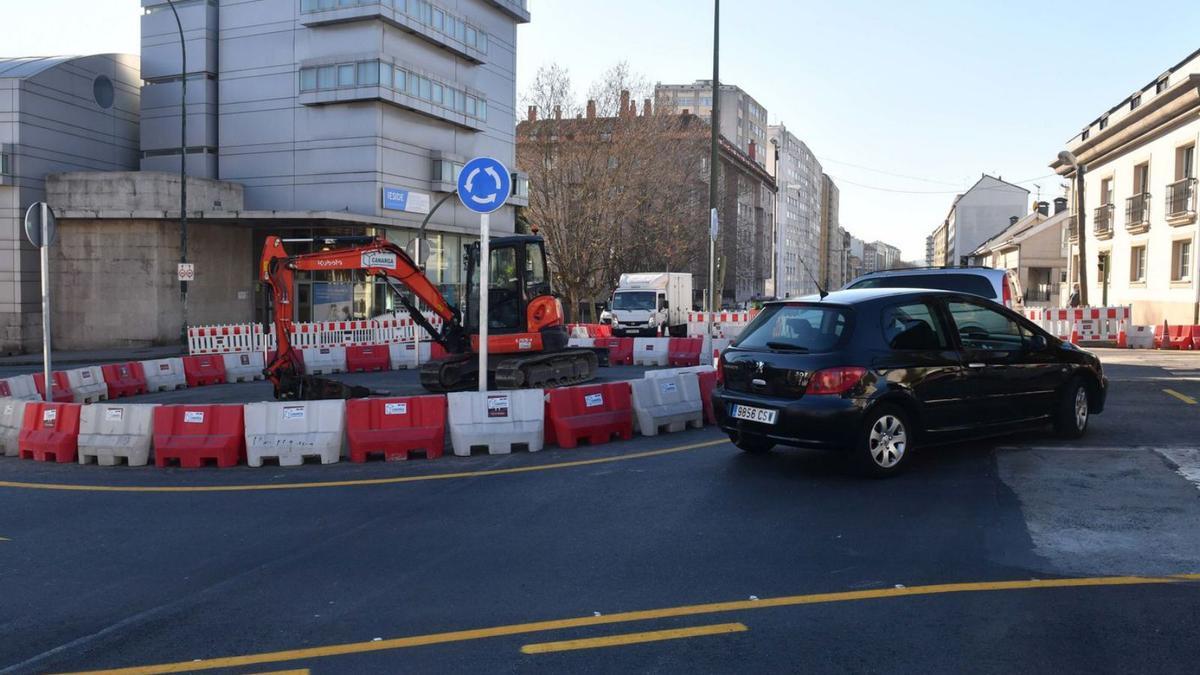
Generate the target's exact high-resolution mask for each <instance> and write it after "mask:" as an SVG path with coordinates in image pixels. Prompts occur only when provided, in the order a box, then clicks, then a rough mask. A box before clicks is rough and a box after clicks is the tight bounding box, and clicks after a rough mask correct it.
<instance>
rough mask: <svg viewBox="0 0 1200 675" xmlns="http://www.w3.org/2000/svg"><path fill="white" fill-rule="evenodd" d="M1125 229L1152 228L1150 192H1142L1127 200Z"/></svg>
mask: <svg viewBox="0 0 1200 675" xmlns="http://www.w3.org/2000/svg"><path fill="white" fill-rule="evenodd" d="M1125 229H1127V230H1129V231H1130V232H1145V231H1146V230H1148V229H1150V193H1148V192H1142V193H1139V194H1136V195H1134V196H1132V197H1130V198H1128V199H1126V200H1125Z"/></svg>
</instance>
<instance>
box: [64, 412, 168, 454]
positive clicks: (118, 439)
mask: <svg viewBox="0 0 1200 675" xmlns="http://www.w3.org/2000/svg"><path fill="white" fill-rule="evenodd" d="M157 407H158V406H156V405H150V404H134V403H123V404H116V403H96V404H92V405H85V406H83V409H82V410H81V411H80V413H79V451H78V457H79V463H80V464H89V463H91V462H93V461H95V462H96V463H97V464H99V465H100V466H115V465H117V464H120V463H121V460H124V461H125V463H126V464H128V465H129V466H145V465H146V463H147V462H149V461H150V445H151V438H152V437H153V435H154V424H153V421H154V409H155V408H157Z"/></svg>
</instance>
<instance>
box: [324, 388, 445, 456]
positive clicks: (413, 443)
mask: <svg viewBox="0 0 1200 675" xmlns="http://www.w3.org/2000/svg"><path fill="white" fill-rule="evenodd" d="M346 438H347V440H348V441H349V446H350V461H351V462H360V463H361V462H365V461H367V458H368V457H369V456H371V455H383V458H384V460H386V461H389V462H391V461H396V460H404V459H408V458H409V457H410V456H411V455H412V453H413V452H424V453H425V458H426V459H437V458H438V457H441V456H442V449H443V446H445V444H446V397H445V396H407V397H400V398H360V399H354V400H351V401H347V402H346Z"/></svg>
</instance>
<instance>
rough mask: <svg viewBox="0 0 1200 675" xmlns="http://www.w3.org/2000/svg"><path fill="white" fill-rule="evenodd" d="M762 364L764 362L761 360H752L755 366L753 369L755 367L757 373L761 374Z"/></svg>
mask: <svg viewBox="0 0 1200 675" xmlns="http://www.w3.org/2000/svg"><path fill="white" fill-rule="evenodd" d="M764 365H766V364H764V363H763V362H762V361H755V362H754V367H755V369H757V371H758V374H759V375H762V374H763V366H764Z"/></svg>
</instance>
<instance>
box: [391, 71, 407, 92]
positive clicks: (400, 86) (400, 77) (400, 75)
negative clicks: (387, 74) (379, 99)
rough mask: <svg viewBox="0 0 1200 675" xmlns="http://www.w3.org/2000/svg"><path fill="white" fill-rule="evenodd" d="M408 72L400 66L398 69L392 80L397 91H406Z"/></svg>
mask: <svg viewBox="0 0 1200 675" xmlns="http://www.w3.org/2000/svg"><path fill="white" fill-rule="evenodd" d="M407 78H408V74H407V73H405V72H404V71H403V70H400V69H399V68H397V69H396V76H395V77H394V78H393V80H392V88H393V89H395V90H396V91H404V89H405V87H407V86H408V84H407Z"/></svg>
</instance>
